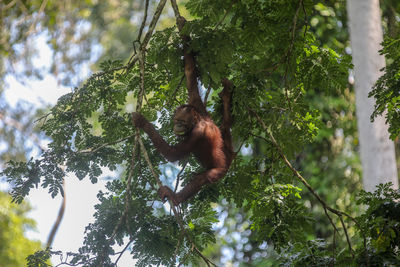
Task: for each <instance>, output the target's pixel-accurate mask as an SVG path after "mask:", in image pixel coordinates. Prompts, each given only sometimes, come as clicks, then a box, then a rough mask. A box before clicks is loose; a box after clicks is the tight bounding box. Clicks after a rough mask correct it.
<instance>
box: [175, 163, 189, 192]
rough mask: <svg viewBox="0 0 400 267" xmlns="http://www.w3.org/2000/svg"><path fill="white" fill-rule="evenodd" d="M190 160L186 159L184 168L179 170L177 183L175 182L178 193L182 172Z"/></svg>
mask: <svg viewBox="0 0 400 267" xmlns="http://www.w3.org/2000/svg"><path fill="white" fill-rule="evenodd" d="M188 162H189V161H186V162H185V164H184V165H183V167H182V169H181V170H180V171H179V173H178V175H177V176H176V184H175V189H174V192H175V193H176V190H178V185H179V180H180V179H181V174H182V173H183V171H184V170H185V168H186V165H187V164H188Z"/></svg>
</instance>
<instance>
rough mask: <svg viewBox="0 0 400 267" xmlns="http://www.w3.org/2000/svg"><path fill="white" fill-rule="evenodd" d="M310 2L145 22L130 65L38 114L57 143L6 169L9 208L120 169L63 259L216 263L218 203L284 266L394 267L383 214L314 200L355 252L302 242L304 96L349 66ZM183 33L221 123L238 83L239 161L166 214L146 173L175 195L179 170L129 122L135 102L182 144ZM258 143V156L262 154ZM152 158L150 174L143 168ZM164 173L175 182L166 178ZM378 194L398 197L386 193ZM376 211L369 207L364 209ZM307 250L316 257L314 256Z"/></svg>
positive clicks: (187, 172)
mask: <svg viewBox="0 0 400 267" xmlns="http://www.w3.org/2000/svg"><path fill="white" fill-rule="evenodd" d="M165 2H166V1H160V3H159V6H158V8H160V9H163V8H164V4H165ZM171 2H172V3H174V2H175V1H171ZM317 2H318V1H311V0H299V1H292V0H274V1H262V0H259V1H257V0H246V1H229V0H221V1H211V0H196V1H194V0H192V1H188V2H187V4H186V8H187V10H188V11H189V12H190V14H191V15H193V16H194V17H195V19H193V20H191V21H188V22H187V23H186V25H185V27H184V29H183V32H182V33H179V31H178V30H177V28H176V27H170V28H166V29H163V30H161V31H158V32H155V33H154V34H153V32H152V31H153V29H154V27H153V28H152V24H150V25H149V27H148V28H149V30H148V32H147V33H146V35H145V36H144V37H143V38H141V36H139V37H138V43H139V44H140V45H139V47H138V48H137V51H135V54H134V55H133V56H132V57H131V59H130V60H129V62H128V63H127V64H123V61H121V60H119V59H115V60H109V61H105V62H103V63H102V64H101V66H100V67H101V70H102V71H101V72H100V73H97V74H94V75H92V77H90V78H89V79H88V80H87V81H86V82H85V83H84V84H83V85H82V86H81V87H79V88H75V89H74V90H73V92H71V93H69V94H67V95H65V96H63V97H61V98H60V99H59V101H58V103H57V105H55V106H54V107H53V108H52V109H51V111H50V113H49V114H47V115H46V116H44V117H43V118H42V120H41V123H42V129H43V130H44V131H45V133H46V135H47V136H49V137H51V140H52V142H51V143H50V145H49V150H47V151H45V152H44V153H43V155H42V157H40V158H38V159H30V160H29V161H28V162H10V163H9V167H8V168H7V169H6V170H5V171H4V172H3V174H4V175H6V176H7V177H8V179H9V181H10V182H11V183H12V184H13V185H14V187H13V191H12V196H13V198H14V200H15V201H16V202H21V201H22V199H23V198H24V197H25V196H26V195H27V194H28V193H29V191H30V189H31V188H33V187H34V186H38V185H40V186H42V187H46V188H49V192H50V193H51V194H52V195H53V196H55V195H57V194H58V193H60V192H61V193H62V180H63V179H64V177H65V172H71V173H74V174H75V175H76V176H77V177H78V178H79V179H85V178H89V179H90V180H91V181H92V182H93V183H95V182H97V180H98V179H99V177H101V175H102V173H103V172H104V170H105V168H108V169H109V170H111V171H117V172H118V175H117V176H118V178H115V179H113V180H112V181H110V182H109V183H108V184H107V191H106V192H100V193H99V194H98V198H99V200H100V204H99V205H97V206H96V213H95V219H96V220H95V222H94V223H92V224H90V225H88V227H87V228H86V233H85V241H84V245H83V247H82V248H80V250H79V254H73V256H74V257H73V259H72V260H71V262H70V264H77V263H81V264H83V265H84V266H112V265H113V264H114V263H115V262H116V261H118V259H116V260H114V259H113V258H111V257H110V256H115V255H120V253H118V252H116V251H114V249H113V247H112V245H114V244H118V245H120V246H122V245H123V246H130V245H132V246H133V249H132V251H131V254H132V257H133V258H134V259H137V266H149V265H151V264H154V265H159V264H163V265H168V266H170V265H174V264H176V263H177V262H180V263H183V264H188V263H189V262H192V263H196V262H198V261H199V260H200V259H203V260H204V261H205V262H206V263H207V264H210V262H209V261H208V260H207V259H205V256H204V255H203V254H202V253H201V251H204V250H205V249H206V248H207V247H208V246H209V245H210V244H212V243H213V242H215V233H214V230H213V224H214V223H216V222H218V213H217V211H216V209H215V208H214V207H215V205H214V204H213V203H215V202H217V201H220V200H222V199H225V200H226V201H227V202H229V203H234V205H235V206H236V207H237V208H240V209H242V210H243V211H245V213H246V214H247V215H248V216H249V218H250V219H249V220H250V225H249V226H248V229H249V230H251V232H252V234H253V237H254V244H255V246H259V245H260V244H262V243H263V242H272V244H273V245H274V249H275V250H276V251H278V252H282V253H281V255H282V261H285V262H288V263H295V264H304V263H307V264H310V263H312V264H331V263H335V262H339V263H340V262H342V263H343V262H348V261H352V262H356V261H359V262H360V261H361V259H367V260H368V259H369V258H373V255H375V254H376V253H381V252H382V251H384V252H387V251H389V252H390V253H392V254H393V255H392V256H393V257H392V259H393V262H395V261H396V259H397V260H398V256H399V255H398V253H397V255H395V253H396V252H395V251H396V249H397V251H398V245H393V244H396V241H397V240H398V238H399V231H398V226H396V225H393V220H394V219H393V218H392V217H389V218H386V217H385V215H384V214H377V217H376V218H377V220H376V221H375V220H372V221H371V220H370V219H369V217H365V216H364V217H363V216H362V217H360V218H358V219H355V218H352V217H351V216H348V215H347V214H346V213H344V212H340V211H337V210H336V209H333V208H330V207H329V205H327V204H326V203H325V202H323V200H321V201H320V202H321V203H320V204H321V205H322V206H323V208H324V210H325V212H326V214H327V216H328V218H329V221H330V223H331V224H332V227H333V228H334V230H333V231H334V232H335V233H337V232H338V231H339V229H338V228H339V227H342V228H344V229H340V233H345V234H343V235H341V237H340V238H342V239H343V240H345V238H347V244H348V245H349V247H346V246H344V247H343V250H342V251H341V253H336V252H337V251H336V250H338V248H336V247H335V242H333V244H330V243H327V242H326V241H322V240H319V239H315V240H312V241H310V237H312V236H313V233H312V231H311V227H310V225H311V224H312V223H315V219H314V218H313V217H312V215H311V213H310V212H309V209H308V208H307V207H306V205H305V202H304V201H302V194H303V192H304V191H303V190H302V189H303V188H306V189H309V190H311V192H313V194H314V196H318V195H316V193H315V192H314V191H313V190H312V188H310V187H309V185H308V183H307V182H306V181H305V180H304V178H303V177H302V176H301V175H300V173H299V172H297V171H296V170H295V169H294V167H293V166H292V165H291V164H290V161H293V160H294V159H295V156H296V155H297V153H299V152H300V151H301V150H302V148H303V147H304V145H306V144H309V143H310V142H313V140H314V138H315V137H316V136H317V134H318V133H319V128H320V126H321V120H322V118H321V116H320V111H319V110H318V109H316V108H315V107H313V106H310V105H309V98H310V97H311V96H313V95H314V94H315V92H318V93H321V94H324V93H326V94H329V93H332V92H335V93H337V92H339V93H343V94H345V91H346V88H347V76H348V70H349V69H350V68H351V64H350V57H349V56H348V55H346V54H344V53H339V52H337V51H334V50H332V49H330V48H328V47H325V46H322V45H321V44H320V42H319V41H318V39H317V38H316V33H314V32H312V31H310V30H309V28H310V25H309V19H310V16H311V14H312V13H313V10H314V5H315V4H317ZM158 8H157V9H156V11H155V15H154V17H153V18H154V19H155V22H157V19H158V18H157V10H158ZM175 11H176V10H175ZM180 34H185V35H187V36H190V39H191V41H190V44H189V45H190V49H191V50H192V51H193V52H194V53H195V55H196V63H197V68H198V72H199V73H198V75H199V77H200V79H199V83H200V84H201V86H202V88H204V91H203V92H202V94H203V95H204V96H209V98H208V99H206V102H207V106H208V108H209V110H210V111H211V114H212V117H213V119H214V121H216V122H217V124H219V123H218V122H220V121H221V102H220V100H219V98H218V93H219V92H220V90H221V89H222V88H221V85H220V81H221V79H222V78H225V77H227V78H229V79H230V80H231V81H232V82H233V84H234V86H235V88H234V92H233V99H232V104H233V107H232V115H233V118H234V125H233V128H232V133H233V136H234V141H235V144H236V149H237V151H238V155H237V156H236V158H235V159H234V162H233V164H232V167H231V169H230V170H229V173H228V174H227V176H226V177H225V178H224V179H223V180H222V181H220V182H219V183H217V184H213V185H211V186H209V187H207V188H205V189H203V190H202V191H201V192H200V193H199V194H198V195H197V196H196V197H195V198H194V199H193V200H191V201H190V202H189V203H185V204H183V205H182V206H181V207H180V210H179V214H178V215H176V216H174V215H172V214H171V213H168V211H167V210H166V209H164V207H163V205H162V203H161V202H159V201H158V199H157V196H156V189H157V183H156V180H155V179H154V175H155V174H156V176H157V175H160V176H161V178H162V180H163V182H164V183H165V184H167V185H169V186H171V187H173V186H172V185H173V184H174V178H175V174H176V173H178V168H177V167H176V166H174V165H171V164H166V162H165V160H164V159H163V158H162V157H161V156H160V155H159V154H158V153H157V152H156V151H155V150H154V149H153V147H152V145H151V143H150V141H149V140H148V139H147V138H143V139H141V140H142V141H143V143H144V148H145V149H143V147H141V148H140V149H139V146H138V142H137V140H138V139H137V136H136V135H135V129H134V127H133V125H132V123H131V119H130V118H131V117H130V114H131V112H132V111H133V108H132V106H136V107H138V108H141V112H142V113H143V114H144V115H145V116H146V117H147V118H149V119H150V120H151V121H153V122H155V123H156V124H157V125H158V126H159V130H160V132H161V134H162V135H163V136H164V137H166V139H167V140H168V141H169V142H172V143H173V142H175V141H176V140H175V138H174V136H173V134H172V130H171V126H172V124H171V119H170V118H171V116H172V114H173V111H174V110H175V108H176V107H177V106H179V105H181V104H183V103H186V101H187V90H186V88H185V83H183V82H182V81H183V79H184V71H183V60H182V40H181V36H180ZM138 62H139V64H136V63H138ZM378 86H379V85H378ZM142 97H143V98H144V102H143V104H141V99H142ZM137 103H139V104H138V105H136V104H137ZM259 142H262V144H263V149H262V151H256V147H255V144H257V143H259ZM244 148H247V149H244ZM249 151H250V153H249ZM147 153H148V156H149V158H150V161H151V165H152V166H150V164H149V162H148V161H146V154H147ZM178 165H179V166H182V168H184V171H183V173H182V174H181V175H178V176H179V177H180V179H178V180H182V182H183V183H185V182H187V179H188V178H190V177H191V173H193V172H195V171H198V170H199V169H200V167H199V166H198V164H197V163H196V161H195V160H194V159H193V158H189V159H188V163H186V162H185V161H183V162H179V164H178ZM62 166H65V167H66V168H65V171H64V169H63V168H62ZM184 166H186V167H184ZM120 167H122V171H121V168H120ZM166 169H169V170H172V173H173V175H166V173H167V172H166V171H165V170H166ZM321 179H323V178H321ZM299 180H300V182H301V183H299V182H298V181H299ZM179 182H181V181H179ZM303 184H304V185H305V187H304V186H303ZM380 190H381V191H380V192H386V193H387V192H390V194H392V195H393V196H395V198H398V195H396V194H397V193H396V192H393V191H390V189H389V188H388V187H385V188H381V189H380ZM382 190H383V191H382ZM377 194H378V193H377ZM380 194H381V193H379V194H378V195H380ZM382 194H385V193H382ZM378 195H368V194H367V193H365V194H363V195H362V196H361V200H360V203H363V204H366V203H371V202H376V204H377V205H378V204H382V205H386V204H385V203H387V202H389V203H390V205H394V204H393V203H395V202H393V201H394V200H395V198H394V199H386V200H385V202H382V203H381V202H379V201H377V200H376V199H378V198H379V196H378ZM396 209H398V207H397V206H396V207H395V210H396ZM374 211H376V209H374V206H371V209H369V210H367V214H368V213H373V212H374ZM332 216H335V217H332ZM381 218H383V219H381ZM385 218H386V219H385ZM180 220H182V221H183V222H184V223H183V224H181V222H182V221H180ZM382 220H383V221H382ZM378 222H379V223H378ZM355 223H356V224H357V225H358V226H359V227H360V233H361V235H360V236H350V238H349V236H348V234H347V232H346V230H347V227H348V226H346V225H351V226H354V224H355ZM182 227H183V228H182ZM396 227H397V228H396ZM374 229H375V230H376V229H385V231H384V233H385V234H384V240H383V241H381V243H376V242H375V243H374V242H373V240H375V239H373V240H372V241H371V240H369V239H368V240H369V241H368V244H367V242H366V241H365V240H366V237H368V236H373V235H375V232H374ZM343 230H344V231H345V232H343ZM396 231H397V232H396ZM393 233H394V234H393ZM127 239H128V240H129V241H128V242H127ZM350 239H351V240H350ZM343 240H342V241H343ZM363 241H365V242H363ZM340 244H345V245H346V241H344V242H342V243H340ZM351 245H353V247H351ZM340 249H342V247H341V248H340ZM305 251H314V252H315V253H314V254H313V255H312V257H310V253H306V252H305ZM332 251H333V253H332ZM123 252H124V251H123ZM123 252H122V253H123ZM46 253H52V252H50V251H47V252H46ZM46 253H44V254H43V253H37V254H36V255H34V256H32V257H30V259H29V262H30V264H31V265H32V266H34V264H35V262H37V260H38V259H40V258H41V257H46V255H48V254H46ZM304 253H306V254H304ZM93 255H94V257H93ZM365 255H367V257H365Z"/></svg>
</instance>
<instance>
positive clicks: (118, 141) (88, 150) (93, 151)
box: [76, 134, 135, 154]
mask: <svg viewBox="0 0 400 267" xmlns="http://www.w3.org/2000/svg"><path fill="white" fill-rule="evenodd" d="M134 136H135V134H131V135H129V136H125V137H122V138H120V139H118V140H115V141H113V142H109V143H105V144H101V145H100V146H98V147H96V148H87V149H83V150H79V151H77V152H76V153H85V154H86V153H88V154H89V153H95V152H97V151H98V150H100V149H102V148H103V147H106V146H111V145H115V144H118V143H120V142H122V141H125V140H127V139H129V138H131V137H134Z"/></svg>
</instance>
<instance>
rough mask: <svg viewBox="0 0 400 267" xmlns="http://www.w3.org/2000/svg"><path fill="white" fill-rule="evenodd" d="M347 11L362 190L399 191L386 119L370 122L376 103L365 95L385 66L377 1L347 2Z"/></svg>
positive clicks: (360, 0) (394, 159)
mask: <svg viewBox="0 0 400 267" xmlns="http://www.w3.org/2000/svg"><path fill="white" fill-rule="evenodd" d="M347 12H348V17H349V26H350V40H351V47H352V56H353V64H354V72H355V91H356V113H357V125H358V133H359V137H360V138H359V139H360V154H361V163H362V170H363V184H364V189H365V190H366V191H373V190H375V187H376V185H377V184H379V183H387V182H392V183H393V185H394V188H398V176H397V167H396V158H395V151H394V144H393V142H392V141H391V140H390V139H389V132H388V126H387V125H386V124H385V118H384V116H379V117H377V118H376V119H375V121H374V122H373V123H371V121H370V116H371V114H372V111H373V109H374V104H375V100H374V99H373V98H368V93H369V92H370V91H371V89H372V86H373V85H374V83H375V82H376V80H377V79H378V78H379V77H380V76H381V75H382V72H381V71H380V69H382V68H383V67H384V66H385V58H384V56H382V55H380V54H379V52H378V51H379V50H380V49H381V45H380V43H381V42H382V26H381V15H380V7H379V0H348V1H347Z"/></svg>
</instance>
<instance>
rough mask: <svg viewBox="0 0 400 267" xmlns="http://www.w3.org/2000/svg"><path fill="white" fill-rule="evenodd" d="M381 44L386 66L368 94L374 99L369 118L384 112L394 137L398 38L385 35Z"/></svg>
mask: <svg viewBox="0 0 400 267" xmlns="http://www.w3.org/2000/svg"><path fill="white" fill-rule="evenodd" d="M382 45H383V49H382V50H381V51H380V52H381V54H382V55H385V57H386V67H385V68H384V69H383V70H382V71H384V73H383V75H382V76H381V77H380V78H379V79H378V81H377V82H376V84H375V85H374V88H373V90H372V91H371V92H370V94H369V96H370V97H375V100H376V104H375V110H374V112H373V113H372V115H371V120H373V119H374V118H375V117H376V116H378V115H382V114H385V113H386V114H385V117H386V123H388V124H389V133H390V138H391V139H395V138H396V137H397V136H399V134H400V92H399V88H400V39H393V38H390V37H386V38H385V40H384V42H383V44H382Z"/></svg>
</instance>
